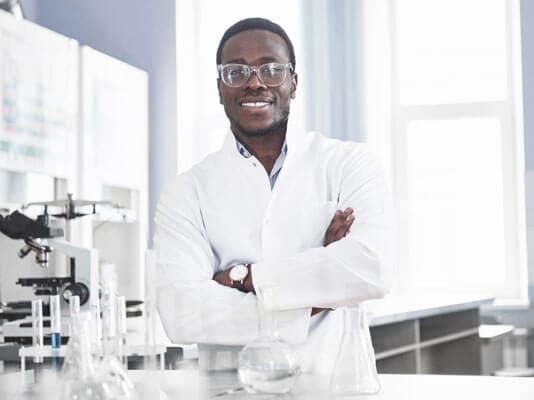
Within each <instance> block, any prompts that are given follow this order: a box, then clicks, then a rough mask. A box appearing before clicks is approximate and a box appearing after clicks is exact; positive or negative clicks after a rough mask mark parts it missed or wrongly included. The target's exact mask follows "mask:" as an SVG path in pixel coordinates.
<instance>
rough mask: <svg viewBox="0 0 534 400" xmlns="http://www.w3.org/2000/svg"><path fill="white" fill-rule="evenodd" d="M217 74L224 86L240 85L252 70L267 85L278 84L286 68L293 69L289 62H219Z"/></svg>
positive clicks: (283, 76) (282, 78)
mask: <svg viewBox="0 0 534 400" xmlns="http://www.w3.org/2000/svg"><path fill="white" fill-rule="evenodd" d="M217 70H218V71H219V76H220V77H221V79H222V81H223V82H224V84H225V85H226V86H229V87H234V88H235V87H240V86H243V85H244V84H245V83H247V82H248V80H249V79H250V76H251V75H252V72H256V75H257V76H258V78H259V79H260V80H261V81H262V82H263V83H264V84H265V85H266V86H269V87H276V86H280V85H281V84H282V83H283V82H284V81H285V79H286V77H287V70H290V71H293V66H292V65H291V63H287V64H280V63H274V62H272V63H267V64H263V65H258V66H251V65H246V64H224V65H223V64H219V65H217Z"/></svg>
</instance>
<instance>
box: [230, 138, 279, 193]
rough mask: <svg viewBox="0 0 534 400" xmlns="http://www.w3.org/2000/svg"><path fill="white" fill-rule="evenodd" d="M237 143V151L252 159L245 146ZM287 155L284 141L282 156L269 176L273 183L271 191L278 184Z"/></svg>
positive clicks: (237, 141)
mask: <svg viewBox="0 0 534 400" xmlns="http://www.w3.org/2000/svg"><path fill="white" fill-rule="evenodd" d="M235 143H236V145H237V150H239V154H241V155H242V156H243V157H245V158H249V157H252V154H250V152H249V151H248V150H247V149H246V148H245V146H243V145H242V144H241V143H240V142H239V140H237V139H236V140H235ZM286 155H287V142H286V140H285V139H284V144H283V145H282V151H281V152H280V155H279V156H278V158H277V159H276V162H275V163H274V166H273V169H272V170H271V174H270V175H269V182H270V183H271V190H272V189H273V188H274V184H275V183H276V180H277V179H278V175H279V174H280V171H281V170H282V167H283V165H284V161H285V160H286Z"/></svg>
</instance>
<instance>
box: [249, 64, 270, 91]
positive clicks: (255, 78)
mask: <svg viewBox="0 0 534 400" xmlns="http://www.w3.org/2000/svg"><path fill="white" fill-rule="evenodd" d="M246 87H248V88H251V89H259V88H265V89H267V85H266V84H265V83H264V82H263V81H262V80H261V78H260V75H259V73H258V71H257V70H255V69H254V70H252V71H250V77H249V78H248V81H247V83H246Z"/></svg>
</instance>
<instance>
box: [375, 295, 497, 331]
mask: <svg viewBox="0 0 534 400" xmlns="http://www.w3.org/2000/svg"><path fill="white" fill-rule="evenodd" d="M492 301H493V298H491V297H487V296H476V295H469V296H468V295H452V294H451V295H442V294H440V295H413V296H409V295H393V296H387V297H385V298H384V299H380V300H370V301H366V302H365V309H366V310H367V311H368V313H369V314H368V315H369V325H370V326H377V325H384V324H390V323H394V322H400V321H406V320H409V319H416V318H424V317H429V316H432V315H438V314H446V313H450V312H456V311H463V310H468V309H470V308H478V307H480V306H481V305H483V304H489V303H491V302H492Z"/></svg>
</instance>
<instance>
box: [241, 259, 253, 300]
mask: <svg viewBox="0 0 534 400" xmlns="http://www.w3.org/2000/svg"><path fill="white" fill-rule="evenodd" d="M246 266H247V268H248V274H247V277H246V278H245V280H244V281H243V288H244V289H245V292H247V293H248V292H252V293H256V291H255V290H254V282H253V281H252V264H246Z"/></svg>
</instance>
